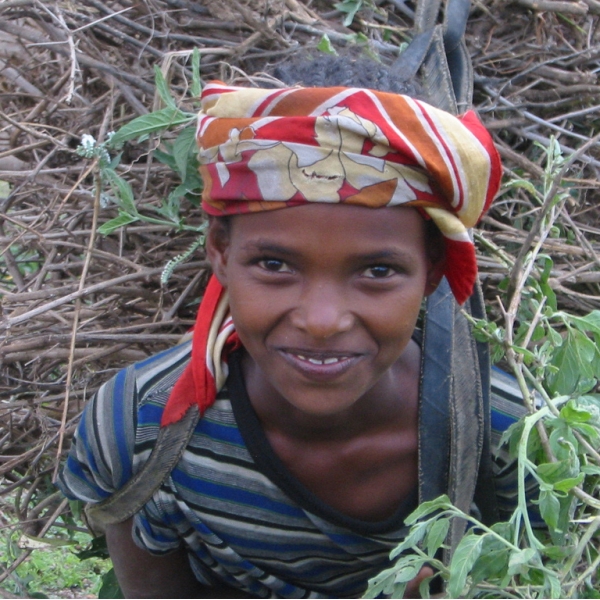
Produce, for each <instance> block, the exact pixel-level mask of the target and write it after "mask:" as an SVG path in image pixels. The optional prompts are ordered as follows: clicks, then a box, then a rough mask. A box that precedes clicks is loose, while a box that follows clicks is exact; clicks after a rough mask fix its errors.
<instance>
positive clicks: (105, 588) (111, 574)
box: [98, 569, 125, 598]
mask: <svg viewBox="0 0 600 600" xmlns="http://www.w3.org/2000/svg"><path fill="white" fill-rule="evenodd" d="M98 598H125V596H124V595H123V592H122V591H121V588H120V586H119V582H118V581H117V576H116V574H115V570H114V569H110V571H107V572H106V573H105V574H104V575H103V576H102V587H101V588H100V590H99V591H98Z"/></svg>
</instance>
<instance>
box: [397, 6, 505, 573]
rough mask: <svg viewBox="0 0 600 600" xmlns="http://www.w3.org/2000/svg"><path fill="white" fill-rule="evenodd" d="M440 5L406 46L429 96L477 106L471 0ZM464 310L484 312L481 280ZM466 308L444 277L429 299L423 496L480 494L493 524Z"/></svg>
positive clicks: (458, 500) (486, 390)
mask: <svg viewBox="0 0 600 600" xmlns="http://www.w3.org/2000/svg"><path fill="white" fill-rule="evenodd" d="M441 5H442V2H441V0H420V1H419V2H418V4H417V10H416V13H415V32H416V36H415V38H414V40H413V42H411V44H410V45H409V47H408V48H407V50H406V52H409V54H408V56H407V59H408V61H409V63H410V61H412V63H413V66H412V69H415V65H414V63H415V62H417V61H418V60H419V59H420V60H421V61H422V62H421V65H420V73H421V79H422V82H423V85H424V88H425V92H426V93H427V95H428V100H429V101H430V102H431V103H432V104H434V105H435V106H438V107H439V108H442V109H444V110H447V111H448V112H451V113H454V114H456V113H459V112H464V111H465V110H467V109H468V108H469V107H470V105H471V100H472V94H473V71H472V65H471V61H470V57H469V54H468V51H467V48H466V45H465V42H464V32H465V28H466V23H467V18H468V15H469V8H470V0H447V2H446V3H445V6H444V16H443V23H439V15H440V10H441ZM413 45H414V46H413ZM417 56H418V57H419V58H417ZM400 60H402V56H401V57H400V59H399V61H400ZM415 70H416V69H415ZM462 310H464V311H465V312H467V313H470V314H471V315H472V316H474V317H476V318H485V309H484V304H483V296H482V294H481V288H480V287H479V285H477V286H476V289H475V292H474V294H473V296H472V297H471V298H470V299H469V301H468V302H467V303H466V304H465V306H464V308H463V309H462ZM462 310H461V308H460V307H459V306H458V305H457V304H456V302H455V301H454V298H453V296H452V294H451V292H450V289H449V286H448V285H447V283H446V282H445V281H444V282H442V284H441V285H440V286H439V287H438V289H437V290H436V292H435V293H434V294H432V295H431V296H430V297H429V298H428V301H427V310H426V314H425V322H424V328H423V329H424V331H423V338H424V339H423V352H422V356H423V364H422V381H421V390H422V391H421V398H422V400H421V403H422V404H421V414H420V423H419V427H420V430H419V453H420V456H419V464H420V473H419V498H420V501H421V502H422V501H425V500H432V499H434V498H436V497H437V496H439V495H441V494H443V493H447V494H448V495H449V497H450V499H451V500H452V502H453V504H454V505H455V506H457V507H458V508H460V509H461V510H463V511H464V512H467V513H468V512H469V511H470V509H471V505H472V502H473V501H474V500H475V502H476V503H477V505H478V508H479V509H480V511H481V513H482V519H483V521H484V522H486V523H492V522H494V521H496V520H497V507H496V495H495V490H494V481H493V477H492V468H491V459H490V364H489V352H488V348H487V345H486V344H484V343H480V342H477V341H476V340H475V339H474V338H473V336H472V332H471V327H470V325H469V322H468V320H467V319H466V317H465V315H464V314H463V312H462ZM443 449H447V450H446V451H444V450H443ZM465 527H466V523H464V522H462V521H460V520H458V519H454V521H453V523H452V526H451V529H450V532H449V540H448V541H449V549H448V551H447V552H446V553H445V556H444V560H445V561H446V562H449V561H450V559H451V557H452V554H453V552H454V549H455V548H456V546H457V544H458V542H459V541H460V539H461V537H462V536H463V534H464V531H465Z"/></svg>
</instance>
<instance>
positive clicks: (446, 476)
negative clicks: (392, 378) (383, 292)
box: [419, 280, 495, 561]
mask: <svg viewBox="0 0 600 600" xmlns="http://www.w3.org/2000/svg"><path fill="white" fill-rule="evenodd" d="M481 308H482V303H481V302H480V297H479V292H478V291H477V292H476V295H475V296H474V297H473V298H471V299H470V300H469V301H468V302H467V303H466V305H465V307H464V310H465V311H467V312H472V313H475V315H477V317H478V318H479V317H480V309H481ZM422 361H423V362H422V370H421V373H422V375H421V377H422V379H421V389H422V391H421V406H420V414H419V501H420V502H423V501H426V500H433V499H434V498H436V497H438V496H440V495H441V494H448V496H449V497H450V500H451V501H452V503H453V504H454V505H455V506H456V507H458V508H459V509H461V510H462V511H463V512H466V513H469V512H470V510H471V505H472V502H473V499H474V497H475V496H476V489H479V487H481V485H482V484H483V485H489V486H490V488H489V489H490V493H489V495H488V496H486V498H485V501H486V502H488V504H487V506H486V507H485V510H486V515H485V516H486V520H489V519H491V520H492V521H493V520H494V517H493V512H494V510H495V500H494V498H495V495H494V493H493V487H492V486H493V481H492V479H491V469H489V468H488V467H489V460H488V457H489V430H490V422H489V420H490V412H489V396H490V389H489V382H490V376H489V357H488V353H487V348H486V346H485V345H483V344H479V343H478V342H476V341H475V339H474V338H473V336H472V332H471V326H470V324H469V322H468V320H467V319H466V317H465V315H464V314H463V313H462V311H461V308H460V307H459V306H458V305H457V304H456V302H455V301H454V297H453V296H452V292H451V291H450V287H449V286H448V283H447V282H446V280H442V282H441V284H440V286H439V287H438V289H437V290H436V292H434V294H432V295H431V296H430V297H429V298H428V301H427V310H426V311H425V320H424V325H423V350H422ZM484 452H486V453H487V454H484ZM482 456H484V457H485V460H483V461H482V460H481V458H482ZM482 474H483V475H484V476H485V481H483V480H481V479H480V476H481V475H482ZM488 509H489V511H488ZM488 512H489V514H488ZM465 526H466V523H465V522H464V521H462V520H459V519H454V520H453V522H452V526H451V529H450V532H449V538H448V545H449V550H448V551H447V552H446V553H445V556H444V560H445V561H449V560H450V558H451V556H452V553H453V552H454V549H455V548H456V545H457V544H458V542H459V541H460V539H461V537H462V536H463V534H464V531H465Z"/></svg>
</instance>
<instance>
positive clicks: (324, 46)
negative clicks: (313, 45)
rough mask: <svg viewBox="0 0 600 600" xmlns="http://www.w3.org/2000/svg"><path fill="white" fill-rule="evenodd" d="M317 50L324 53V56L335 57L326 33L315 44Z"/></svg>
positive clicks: (334, 51)
mask: <svg viewBox="0 0 600 600" xmlns="http://www.w3.org/2000/svg"><path fill="white" fill-rule="evenodd" d="M317 50H319V51H320V52H324V53H325V54H335V55H336V56H337V52H336V50H335V48H334V47H333V46H332V45H331V40H330V39H329V36H328V35H327V34H326V33H324V34H323V37H322V38H321V41H320V42H319V43H318V44H317Z"/></svg>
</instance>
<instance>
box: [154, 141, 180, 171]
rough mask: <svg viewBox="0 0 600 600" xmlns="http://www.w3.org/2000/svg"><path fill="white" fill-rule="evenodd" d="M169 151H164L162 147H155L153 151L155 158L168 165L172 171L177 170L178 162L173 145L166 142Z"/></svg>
mask: <svg viewBox="0 0 600 600" xmlns="http://www.w3.org/2000/svg"><path fill="white" fill-rule="evenodd" d="M164 146H165V148H166V149H167V152H163V151H162V150H161V149H160V148H155V149H154V151H153V152H152V154H153V156H154V158H156V160H158V161H159V162H161V163H162V164H163V165H166V166H167V167H169V169H171V170H172V171H177V163H176V162H175V157H174V156H173V147H172V145H171V144H164Z"/></svg>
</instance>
